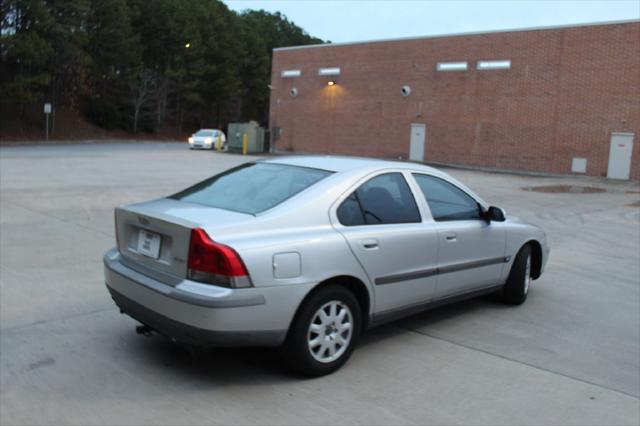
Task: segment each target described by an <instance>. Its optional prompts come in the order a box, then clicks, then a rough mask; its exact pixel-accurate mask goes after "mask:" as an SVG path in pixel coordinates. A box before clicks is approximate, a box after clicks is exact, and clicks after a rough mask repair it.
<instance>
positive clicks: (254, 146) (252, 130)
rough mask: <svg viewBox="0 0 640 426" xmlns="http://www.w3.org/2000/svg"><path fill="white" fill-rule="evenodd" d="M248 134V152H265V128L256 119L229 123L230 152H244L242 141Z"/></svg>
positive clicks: (228, 139)
mask: <svg viewBox="0 0 640 426" xmlns="http://www.w3.org/2000/svg"><path fill="white" fill-rule="evenodd" d="M245 134H246V135H247V154H258V153H261V152H264V149H265V146H264V129H263V128H262V127H260V126H259V125H258V123H257V122H255V121H250V122H248V123H229V127H228V129H227V141H228V146H229V152H238V153H242V141H243V138H244V135H245Z"/></svg>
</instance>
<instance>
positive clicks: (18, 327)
mask: <svg viewBox="0 0 640 426" xmlns="http://www.w3.org/2000/svg"><path fill="white" fill-rule="evenodd" d="M114 309H115V308H113V307H109V308H101V309H94V310H93V311H87V312H78V313H76V314H70V315H65V316H62V317H57V318H50V319H46V320H38V321H34V322H32V323H29V324H19V325H14V326H12V327H7V328H3V329H1V331H2V333H7V332H9V333H10V332H14V331H18V330H24V329H25V328H30V327H36V326H39V325H43V324H49V323H52V322H57V321H66V320H69V319H74V318H79V317H85V316H89V315H94V314H99V313H102V312H107V311H113V310H114Z"/></svg>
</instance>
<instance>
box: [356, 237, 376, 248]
mask: <svg viewBox="0 0 640 426" xmlns="http://www.w3.org/2000/svg"><path fill="white" fill-rule="evenodd" d="M360 244H362V247H364V248H366V249H367V250H372V249H376V248H378V240H376V239H374V238H367V239H365V240H360Z"/></svg>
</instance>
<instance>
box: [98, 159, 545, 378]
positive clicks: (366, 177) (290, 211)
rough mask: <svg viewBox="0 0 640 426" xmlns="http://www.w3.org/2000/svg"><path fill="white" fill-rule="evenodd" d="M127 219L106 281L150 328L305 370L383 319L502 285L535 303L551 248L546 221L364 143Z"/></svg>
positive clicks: (509, 295)
mask: <svg viewBox="0 0 640 426" xmlns="http://www.w3.org/2000/svg"><path fill="white" fill-rule="evenodd" d="M115 221H116V237H117V247H116V248H114V249H112V250H111V251H109V252H107V253H106V254H105V256H104V265H105V275H106V284H107V288H108V290H109V292H110V293H111V296H112V298H113V299H114V301H115V303H116V304H117V305H118V306H119V307H120V309H121V311H122V312H123V313H126V314H128V315H129V316H131V317H133V318H134V319H136V320H137V321H139V322H140V323H142V324H143V325H142V326H140V327H139V331H141V332H150V331H157V332H158V333H160V334H163V335H165V336H167V337H169V338H170V339H172V340H173V341H176V342H181V343H184V344H189V345H203V346H279V347H281V348H282V354H283V356H284V358H285V360H286V361H287V362H288V364H289V365H291V366H292V367H293V368H294V369H295V370H297V371H299V372H301V373H304V374H307V375H322V374H327V373H330V372H332V371H334V370H336V369H337V368H339V367H340V366H341V365H343V364H344V363H345V361H346V360H347V359H348V358H349V356H350V354H351V352H352V351H353V348H354V346H355V344H356V342H357V340H358V337H359V335H360V334H361V333H362V332H363V331H364V330H366V329H367V328H369V327H373V326H376V325H379V324H382V323H385V322H388V321H391V320H394V319H397V318H400V317H403V316H406V315H409V314H412V313H416V312H420V311H423V310H426V309H429V308H431V307H434V306H439V305H442V304H444V303H449V302H453V301H458V300H462V299H466V298H470V297H474V296H478V295H481V294H487V293H492V292H499V293H500V294H501V296H502V298H503V299H504V301H505V302H506V303H510V304H521V303H522V302H524V301H525V299H526V298H527V294H528V292H529V290H530V284H531V280H535V279H537V278H539V277H540V275H541V274H542V271H543V269H544V266H545V263H546V262H547V259H548V256H549V247H548V245H547V240H546V236H545V233H544V231H543V230H542V229H540V228H538V227H536V226H533V225H529V224H526V223H523V222H521V221H519V220H518V219H516V218H512V217H506V216H505V213H504V211H503V210H502V209H500V208H497V207H494V206H490V205H489V204H487V203H486V202H485V201H483V200H482V199H481V198H480V197H479V196H478V195H476V194H475V193H473V191H471V190H470V189H469V188H467V187H466V186H465V185H463V184H462V183H460V182H458V181H456V180H455V179H453V178H452V177H451V176H449V175H447V174H446V173H443V172H441V171H438V170H436V169H434V168H431V167H427V166H423V165H420V164H413V163H403V162H391V161H382V160H372V159H360V158H343V157H330V156H299V157H298V156H288V157H282V158H274V159H268V160H265V161H256V162H251V163H247V164H243V165H241V166H239V167H235V168H233V169H230V170H228V171H225V172H223V173H220V174H218V175H216V176H213V177H211V178H209V179H207V180H205V181H202V182H200V183H198V184H196V185H194V186H192V187H190V188H188V189H185V190H184V191H182V192H179V193H177V194H174V195H171V196H169V197H166V198H160V199H157V200H152V201H148V202H144V203H139V204H132V205H127V206H122V207H119V208H117V209H116V211H115Z"/></svg>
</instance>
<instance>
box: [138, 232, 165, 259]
mask: <svg viewBox="0 0 640 426" xmlns="http://www.w3.org/2000/svg"><path fill="white" fill-rule="evenodd" d="M161 240H162V237H161V236H160V235H158V234H155V233H153V232H149V231H146V230H144V229H141V230H140V232H139V233H138V253H140V254H142V255H145V256H147V257H151V258H153V259H157V258H158V257H160V241H161Z"/></svg>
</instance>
